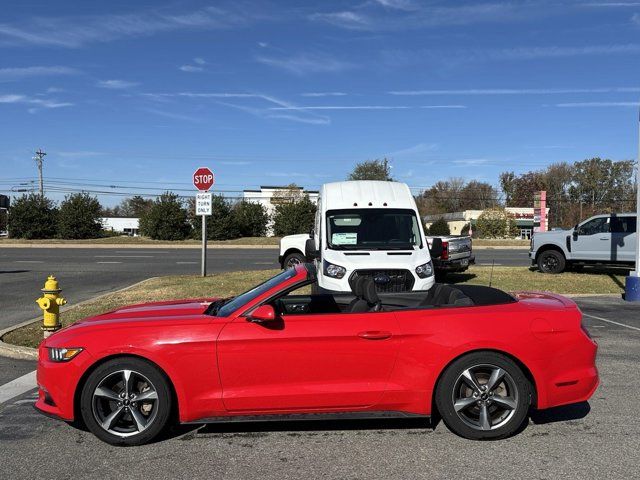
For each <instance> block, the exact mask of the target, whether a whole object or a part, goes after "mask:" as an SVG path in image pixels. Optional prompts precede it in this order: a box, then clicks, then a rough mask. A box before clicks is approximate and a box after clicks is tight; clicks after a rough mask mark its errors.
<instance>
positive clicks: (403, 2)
mask: <svg viewBox="0 0 640 480" xmlns="http://www.w3.org/2000/svg"><path fill="white" fill-rule="evenodd" d="M375 2H376V3H379V4H380V5H382V6H383V7H386V8H391V9H396V10H407V11H410V10H417V9H418V8H419V7H418V6H417V5H416V4H415V3H413V2H412V1H410V0H375Z"/></svg>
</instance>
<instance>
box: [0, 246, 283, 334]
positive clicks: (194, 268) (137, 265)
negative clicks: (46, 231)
mask: <svg viewBox="0 0 640 480" xmlns="http://www.w3.org/2000/svg"><path fill="white" fill-rule="evenodd" d="M207 258H208V271H209V272H212V273H213V272H223V271H232V270H260V269H269V268H278V251H277V249H272V248H269V249H209V250H208V257H207ZM52 273H53V274H55V275H56V277H57V278H58V281H59V282H60V286H61V287H62V289H63V292H62V295H63V296H64V297H65V298H66V299H67V300H68V302H69V304H70V305H72V304H74V303H78V302H80V301H82V300H86V299H89V298H92V297H95V296H97V295H100V294H103V293H106V292H110V291H113V290H116V289H118V288H123V287H126V286H127V285H131V284H133V283H135V282H139V281H141V280H144V279H146V278H149V277H155V276H160V275H182V274H184V275H187V274H196V275H199V274H200V250H199V249H191V248H189V249H157V248H150V249H141V248H129V249H127V248H113V249H111V248H108V249H107V248H0V309H1V310H0V329H3V328H6V327H8V326H11V325H15V324H17V323H20V322H22V321H25V320H30V319H32V318H35V317H36V316H38V315H39V314H40V309H39V308H38V306H37V305H36V303H35V299H36V298H38V297H39V296H40V294H41V293H40V289H41V288H42V287H43V285H44V282H45V280H46V279H47V276H48V275H49V274H52Z"/></svg>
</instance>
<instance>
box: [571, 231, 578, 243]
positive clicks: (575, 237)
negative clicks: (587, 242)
mask: <svg viewBox="0 0 640 480" xmlns="http://www.w3.org/2000/svg"><path fill="white" fill-rule="evenodd" d="M578 235H579V234H578V230H574V231H573V235H572V236H573V241H574V242H575V241H576V240H578Z"/></svg>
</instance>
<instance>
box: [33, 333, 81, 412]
mask: <svg viewBox="0 0 640 480" xmlns="http://www.w3.org/2000/svg"><path fill="white" fill-rule="evenodd" d="M91 363H92V357H91V355H90V354H89V353H88V352H87V351H86V350H83V351H82V352H80V354H78V356H77V357H75V358H74V359H73V360H71V361H69V362H61V363H58V362H51V361H50V360H49V358H48V352H47V349H46V348H45V347H44V346H43V345H40V348H39V350H38V370H37V372H36V380H37V383H38V400H37V401H36V404H35V408H36V409H37V410H38V411H40V412H42V413H43V414H45V415H48V416H52V417H57V418H60V419H62V420H66V421H73V420H74V397H75V393H76V388H77V386H78V384H79V382H80V380H81V378H82V374H83V373H84V372H85V371H86V369H87V368H88V367H89V365H90V364H91Z"/></svg>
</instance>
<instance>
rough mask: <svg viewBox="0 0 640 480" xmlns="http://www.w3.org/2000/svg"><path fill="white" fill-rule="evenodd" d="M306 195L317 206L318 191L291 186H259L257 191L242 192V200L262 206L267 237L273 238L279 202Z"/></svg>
mask: <svg viewBox="0 0 640 480" xmlns="http://www.w3.org/2000/svg"><path fill="white" fill-rule="evenodd" d="M303 195H308V196H309V200H311V202H312V203H313V204H314V205H317V204H318V197H319V196H320V192H319V191H318V190H305V189H304V187H291V186H263V185H261V186H260V189H259V190H243V191H242V199H243V200H245V201H247V202H254V203H259V204H261V205H263V206H264V207H265V208H266V210H267V213H268V214H269V223H268V224H267V236H269V237H271V236H273V220H272V218H273V214H274V213H275V210H276V205H277V203H278V202H279V201H283V200H284V199H286V198H290V197H296V196H303Z"/></svg>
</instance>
